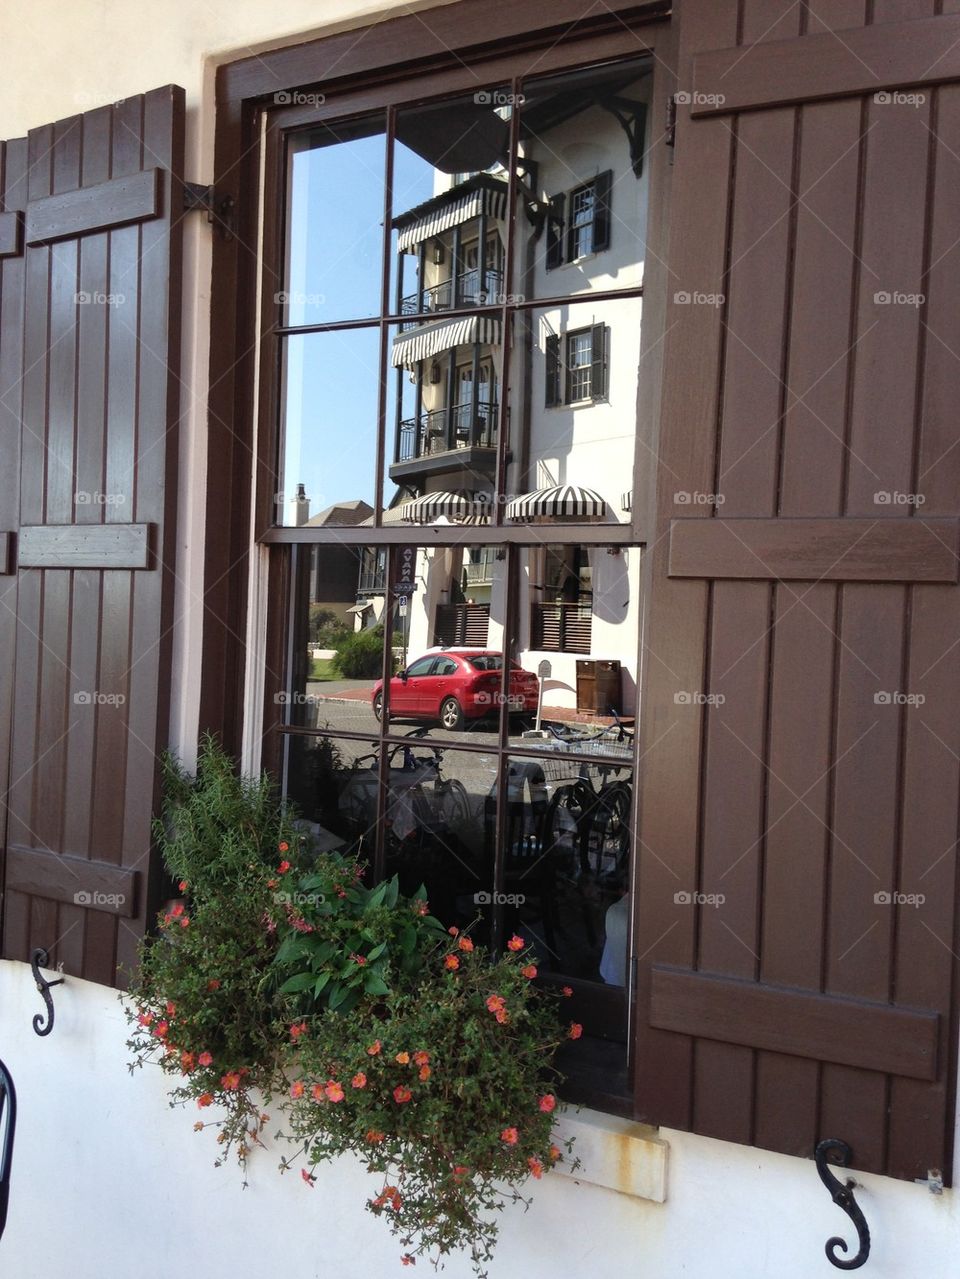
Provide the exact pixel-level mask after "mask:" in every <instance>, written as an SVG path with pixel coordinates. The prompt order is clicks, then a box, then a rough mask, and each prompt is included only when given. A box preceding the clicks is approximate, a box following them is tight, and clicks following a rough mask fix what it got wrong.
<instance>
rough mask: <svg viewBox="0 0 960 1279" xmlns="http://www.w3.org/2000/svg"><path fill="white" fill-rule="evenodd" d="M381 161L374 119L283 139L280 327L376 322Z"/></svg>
mask: <svg viewBox="0 0 960 1279" xmlns="http://www.w3.org/2000/svg"><path fill="white" fill-rule="evenodd" d="M385 156H386V144H385V136H384V128H383V119H382V117H380V116H377V117H375V118H374V119H371V120H364V121H359V122H354V123H348V124H342V123H336V124H333V125H319V126H318V127H317V128H315V129H311V130H310V131H309V133H298V134H295V135H294V136H293V138H292V139H291V141H290V150H289V160H288V164H289V170H288V213H287V221H288V225H287V269H286V279H285V280H284V285H283V290H282V292H281V293H279V294H278V295H277V299H276V300H277V301H278V302H279V303H280V304H281V305H282V307H283V312H282V321H281V322H282V323H283V324H285V325H295V324H329V323H332V322H333V321H335V320H354V319H366V318H367V317H369V316H374V315H379V314H380V306H381V292H382V278H383V208H384V162H385Z"/></svg>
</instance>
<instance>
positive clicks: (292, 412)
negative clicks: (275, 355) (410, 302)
mask: <svg viewBox="0 0 960 1279" xmlns="http://www.w3.org/2000/svg"><path fill="white" fill-rule="evenodd" d="M379 383H380V335H379V332H378V330H377V329H343V330H338V331H337V332H335V333H308V334H303V335H296V336H293V337H287V338H285V339H284V369H283V417H282V426H283V436H282V445H281V458H280V461H281V473H282V477H283V478H282V484H281V491H280V492H279V493H278V494H277V508H276V509H277V520H278V522H279V523H280V524H282V525H287V526H295V527H300V526H302V525H306V526H308V527H314V528H315V527H317V526H320V525H334V524H336V525H344V524H348V525H350V526H352V527H356V526H359V525H363V524H368V523H370V524H372V522H373V503H374V499H375V482H374V480H375V475H376V464H377V413H378V390H379Z"/></svg>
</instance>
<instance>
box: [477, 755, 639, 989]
mask: <svg viewBox="0 0 960 1279" xmlns="http://www.w3.org/2000/svg"><path fill="white" fill-rule="evenodd" d="M509 768H510V774H509V777H510V792H509V794H510V799H509V821H508V838H507V844H506V849H505V861H504V867H505V870H504V881H503V885H502V888H503V891H504V892H505V893H508V894H511V893H512V894H515V895H516V896H517V904H516V906H515V911H516V914H515V917H514V924H515V928H514V931H515V932H517V933H518V935H519V936H521V937H523V939H524V940H525V941H526V942H527V944H528V945H530V946H531V947H532V948H533V952H534V954H535V956H536V963H537V967H538V969H539V970H540V973H541V975H542V976H553V977H556V978H574V979H578V980H580V981H588V982H596V983H601V984H603V985H604V986H607V987H613V988H620V989H622V988H624V987H625V986H626V984H627V955H628V953H629V951H628V936H629V922H630V911H631V897H630V861H631V844H630V813H631V808H632V804H633V772H632V769H631V768H630V767H628V766H618V765H616V764H610V763H601V762H599V761H590V762H587V761H580V762H576V761H574V762H569V761H561V760H549V759H544V758H542V757H539V758H538V757H535V756H528V757H523V758H520V757H513V758H512V759H511V761H510V764H509ZM509 926H510V921H508V927H509Z"/></svg>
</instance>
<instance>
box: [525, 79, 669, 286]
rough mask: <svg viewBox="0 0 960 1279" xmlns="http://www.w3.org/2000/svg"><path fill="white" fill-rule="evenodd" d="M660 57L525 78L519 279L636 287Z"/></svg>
mask: <svg viewBox="0 0 960 1279" xmlns="http://www.w3.org/2000/svg"><path fill="white" fill-rule="evenodd" d="M650 70H651V60H650V59H635V60H633V61H630V62H622V63H617V64H614V65H612V66H605V67H592V68H587V69H586V70H581V71H574V72H567V73H564V74H563V75H554V76H547V77H544V78H542V79H530V80H525V81H524V85H523V103H522V105H521V108H520V173H521V175H522V182H521V188H520V189H521V194H522V198H523V207H524V209H525V211H526V216H525V217H518V219H517V240H516V245H517V252H516V257H515V267H514V289H515V291H517V292H520V293H522V294H523V295H524V296H525V297H528V298H544V297H564V296H567V295H570V294H578V293H587V292H596V291H597V290H600V289H625V288H636V287H637V286H638V285H640V284H641V283H642V281H643V261H644V257H645V255H646V204H647V185H648V184H647V175H646V166H645V157H644V151H645V141H644V137H645V132H646V117H647V104H648V102H649V94H650V85H651V77H650Z"/></svg>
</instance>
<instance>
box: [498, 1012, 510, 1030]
mask: <svg viewBox="0 0 960 1279" xmlns="http://www.w3.org/2000/svg"><path fill="white" fill-rule="evenodd" d="M497 1021H498V1022H499V1023H500V1025H501V1026H506V1025H507V1024H508V1023H509V1021H510V1014H509V1013H508V1012H507V1010H506V1008H498V1009H497Z"/></svg>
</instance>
